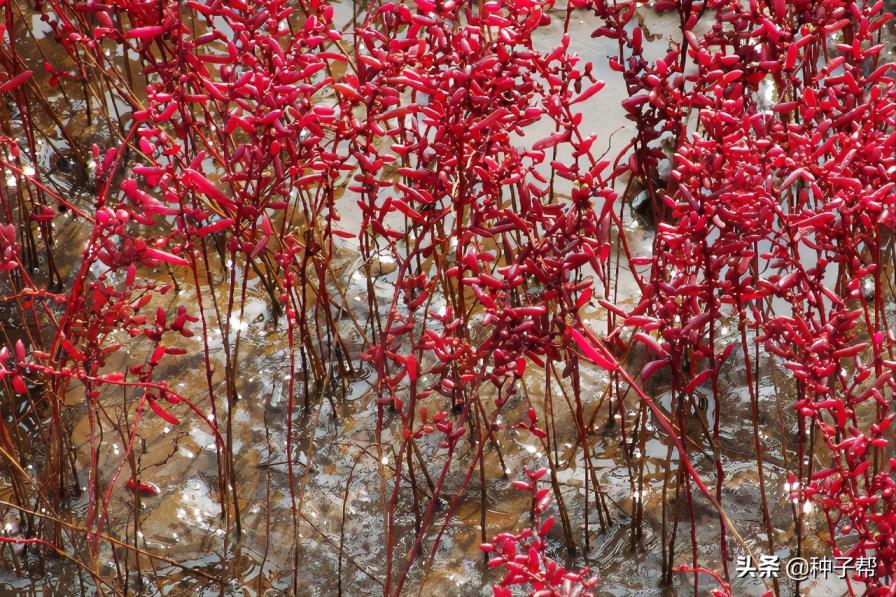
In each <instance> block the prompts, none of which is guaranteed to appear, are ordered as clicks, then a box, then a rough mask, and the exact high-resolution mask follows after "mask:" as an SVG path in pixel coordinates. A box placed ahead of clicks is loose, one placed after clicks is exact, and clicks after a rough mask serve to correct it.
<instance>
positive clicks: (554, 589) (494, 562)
mask: <svg viewBox="0 0 896 597" xmlns="http://www.w3.org/2000/svg"><path fill="white" fill-rule="evenodd" d="M523 472H524V473H525V475H526V478H527V480H526V481H516V482H514V486H515V487H517V488H518V489H521V490H524V491H529V492H531V493H532V512H531V515H532V520H533V521H539V522H540V521H541V519H542V517H543V516H544V513H545V512H546V511H547V510H548V509H549V508H550V505H551V495H550V493H551V489H550V488H549V487H543V488H542V489H538V480H539V479H541V478H542V477H544V475H545V473H547V472H548V471H547V469H544V468H542V469H538V470H536V471H532V470H529V469H528V468H527V469H525V470H524V471H523ZM553 526H554V517H553V516H548V517H547V518H546V519H544V522H543V523H541V526H540V527H539V528H537V529H534V528H533V529H526V530H524V531H523V532H521V533H519V534H513V533H501V534H499V535H497V536H496V537H495V538H494V539H493V540H492V542H491V543H483V544H482V545H481V546H480V549H482V551H484V552H486V553H487V554H489V555H490V556H491V559H490V560H489V562H488V565H489V567H491V568H499V567H500V568H503V569H504V570H505V571H506V574H505V575H504V578H503V579H502V580H501V582H500V583H499V584H498V585H497V586H495V587H494V594H495V597H510V596H511V595H513V593H512V591H511V589H510V588H509V587H513V586H517V585H525V586H527V587H528V588H529V591H530V593H529V594H530V595H532V596H533V597H580V596H581V595H588V594H589V593H590V590H591V588H592V587H594V586H595V585H596V584H597V582H598V578H597V577H596V576H593V575H591V573H590V571H589V570H588V569H587V568H583V569H582V570H579V571H578V572H573V571H570V570H567V569H566V568H564V567H563V566H562V565H560V564H558V563H557V562H556V561H554V560H552V559H551V558H549V557H548V556H547V555H546V553H545V552H546V550H547V538H546V537H547V534H548V532H550V530H551V528H552V527H553Z"/></svg>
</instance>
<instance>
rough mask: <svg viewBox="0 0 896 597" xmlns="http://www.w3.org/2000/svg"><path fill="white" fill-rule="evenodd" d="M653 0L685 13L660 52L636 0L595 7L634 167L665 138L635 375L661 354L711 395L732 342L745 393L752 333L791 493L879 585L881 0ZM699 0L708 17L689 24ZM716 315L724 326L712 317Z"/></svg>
mask: <svg viewBox="0 0 896 597" xmlns="http://www.w3.org/2000/svg"><path fill="white" fill-rule="evenodd" d="M658 4H659V3H658ZM666 4H668V6H665V8H667V9H669V10H677V11H678V12H679V13H680V15H681V19H682V21H681V22H682V31H683V42H682V44H681V46H680V47H673V48H672V50H671V51H670V52H669V54H668V55H667V56H666V57H665V58H662V59H660V60H657V61H655V62H654V63H650V62H649V61H647V60H645V59H644V57H643V52H642V48H641V44H642V42H641V40H640V38H641V33H640V28H639V27H634V29H633V30H632V29H631V28H630V27H629V28H625V27H623V25H627V24H629V23H630V21H631V17H632V13H631V10H630V9H631V8H632V5H631V4H629V5H628V6H627V8H626V7H622V6H615V5H614V6H612V7H610V6H605V5H603V4H602V3H598V7H597V9H596V11H597V13H598V14H599V15H600V16H601V17H602V18H604V19H606V21H607V23H608V26H607V28H605V29H602V30H599V31H598V32H597V33H598V34H599V35H604V36H609V37H614V38H617V39H619V40H620V43H621V44H623V46H621V47H624V48H625V49H626V50H627V51H628V54H629V55H628V57H627V58H626V59H624V60H621V59H619V60H615V62H614V64H615V65H616V68H618V69H619V70H621V71H622V72H623V74H624V76H625V78H626V81H627V83H628V85H629V91H630V94H631V97H630V99H629V100H627V101H626V102H625V107H626V109H627V110H628V111H629V112H630V114H631V118H632V119H633V120H635V121H636V122H638V123H639V133H641V134H640V135H639V137H638V138H637V139H636V140H635V142H634V148H635V150H634V151H633V152H632V154H631V160H630V166H629V168H630V169H631V171H632V173H633V174H637V173H638V172H645V171H648V170H650V169H652V168H655V167H656V164H657V162H656V160H657V159H658V158H660V159H661V156H662V148H661V147H660V146H659V144H658V143H656V140H657V139H658V138H659V137H660V134H661V133H663V134H666V135H670V136H671V137H670V138H672V139H674V143H673V147H674V156H673V157H672V160H673V170H672V173H671V176H670V177H669V178H668V180H666V181H662V184H657V183H658V182H660V181H656V180H651V179H649V178H648V180H647V183H646V185H645V186H646V187H647V193H648V195H649V198H650V200H651V201H652V204H653V211H654V214H656V215H657V216H658V218H659V219H660V220H661V222H660V224H659V226H658V231H657V239H656V242H655V244H654V251H655V253H654V256H653V259H652V262H651V265H652V267H651V269H650V285H649V287H648V292H647V293H646V294H645V296H644V297H643V298H642V301H641V303H640V304H639V305H638V306H637V307H636V308H635V310H634V311H633V312H632V313H630V314H629V316H630V317H629V320H628V321H627V322H626V324H627V325H633V326H636V327H637V329H639V330H641V332H640V333H638V334H636V335H635V339H636V340H640V341H642V342H644V343H645V344H646V345H647V347H648V349H649V350H650V352H651V353H652V354H653V355H654V357H653V358H654V359H655V360H653V361H651V362H649V363H648V364H647V365H646V366H645V367H644V369H643V371H642V377H643V378H644V379H647V378H649V377H650V376H652V375H654V374H656V373H657V372H658V371H660V370H662V369H666V368H669V369H670V370H671V371H672V374H673V377H674V378H675V388H676V395H677V396H678V399H679V401H680V402H679V404H681V405H688V404H690V402H689V401H691V400H693V395H694V392H695V390H697V389H698V387H699V386H700V385H702V384H711V386H712V390H713V394H715V395H718V390H719V372H720V370H721V367H722V365H723V364H724V363H725V361H726V360H727V359H729V357H730V356H731V354H732V353H733V352H734V351H737V350H740V351H741V352H742V358H743V360H744V362H745V363H746V369H747V378H748V386H749V388H750V395H751V401H752V402H753V403H754V404H755V403H756V401H757V400H758V396H757V395H756V392H755V389H754V387H755V386H754V375H755V373H754V371H753V367H754V366H755V365H756V364H757V363H756V361H755V359H756V358H757V357H756V355H755V353H754V349H755V348H756V345H757V344H758V345H759V346H761V347H762V348H763V349H764V350H765V351H766V353H765V354H767V355H769V356H770V357H772V358H773V359H774V360H775V361H776V362H778V363H780V364H781V365H782V366H783V367H784V368H786V369H787V370H789V371H790V372H791V373H792V375H793V378H794V379H795V388H794V392H795V395H796V405H795V406H796V410H797V415H798V424H799V443H798V447H797V457H798V470H797V471H794V472H793V473H792V474H791V477H790V483H789V486H790V487H794V488H797V489H796V490H794V491H793V492H792V495H790V496H789V497H791V498H792V499H794V500H795V501H796V503H798V504H800V508H802V507H803V504H804V503H805V502H806V501H809V502H812V503H814V504H817V505H818V506H820V509H821V513H822V516H824V517H825V519H826V520H827V526H828V530H829V532H830V537H831V541H830V546H831V549H832V550H833V553H834V554H836V555H844V556H850V557H860V556H876V558H877V565H878V569H877V574H876V575H875V576H874V578H871V579H857V580H860V581H861V582H867V585H868V591H869V592H870V593H872V594H889V592H890V591H891V587H892V585H891V579H892V578H893V575H894V573H896V560H894V547H893V546H894V545H896V534H894V533H896V527H894V522H896V518H894V517H896V499H894V495H893V494H894V482H893V477H892V475H893V470H894V468H896V461H894V460H892V459H891V460H890V461H889V462H888V461H887V454H889V451H888V450H887V448H888V446H889V443H890V441H891V440H890V439H888V437H887V436H888V435H889V432H887V428H888V427H889V426H890V424H891V422H892V420H893V417H894V416H896V415H894V414H893V413H892V406H891V404H892V398H891V396H892V390H893V387H894V382H893V381H892V371H893V367H896V361H894V360H893V349H894V345H896V342H894V340H896V339H894V336H893V334H892V332H890V331H889V327H890V326H889V324H888V322H887V317H886V310H885V309H886V307H885V305H886V303H887V302H888V301H889V300H892V296H888V295H887V288H888V285H887V281H886V278H887V276H888V275H889V276H892V273H890V274H887V272H886V271H885V270H884V265H883V264H884V263H885V262H887V260H888V259H890V257H891V255H890V252H889V249H888V242H889V238H890V235H891V231H892V228H893V225H894V203H896V201H894V198H896V195H894V193H893V190H894V189H896V162H894V159H896V158H894V155H893V151H892V146H893V139H894V136H893V135H894V133H893V131H894V123H896V122H894V117H896V103H894V102H896V85H894V77H893V73H894V70H896V69H894V65H893V64H892V63H889V62H886V63H885V62H884V61H883V60H882V57H881V52H882V50H883V44H882V43H881V39H880V32H881V31H882V28H883V26H884V25H885V24H886V23H887V22H888V21H889V20H890V19H891V18H892V14H890V13H888V12H886V11H885V10H884V3H883V2H877V3H851V2H793V3H785V2H772V3H769V4H766V3H761V2H750V3H741V2H726V1H718V2H716V1H712V2H705V3H683V5H679V4H674V5H673V3H666ZM658 8H660V7H659V6H658ZM627 9H628V12H626V10H627ZM705 11H713V12H714V22H713V23H712V26H711V27H710V28H709V29H708V31H706V32H705V33H699V34H698V33H697V32H696V30H697V24H698V21H699V20H700V19H701V17H702V16H704V14H705ZM834 37H837V39H838V40H841V41H840V43H836V44H835V47H834V48H832V47H830V45H831V42H830V40H831V39H832V38H834ZM771 90H774V92H775V93H776V97H773V98H767V99H765V100H764V97H763V96H764V95H765V94H766V92H767V91H771ZM691 114H694V115H696V116H697V118H698V120H699V126H698V128H697V130H696V132H690V130H689V129H688V128H687V124H688V121H687V116H688V115H691ZM642 124H643V127H642ZM726 319H730V320H733V321H734V326H735V327H736V329H737V330H738V334H737V336H738V337H737V340H736V341H734V342H733V343H727V342H728V341H727V340H726V339H725V338H722V333H720V329H721V327H722V326H723V325H725V323H724V320H726ZM644 330H655V331H656V333H657V335H658V337H656V338H654V337H651V336H648V335H646V334H644ZM717 407H718V403H717ZM689 408H690V406H681V410H686V409H689ZM716 412H717V413H718V408H717V410H716ZM754 414H755V413H754ZM715 433H716V437H717V433H718V418H716V429H715ZM810 436H811V437H815V438H816V441H818V444H816V445H812V444H811V442H810ZM757 449H758V444H757ZM819 463H823V464H819ZM824 463H826V464H824ZM819 467H821V468H820V469H819ZM721 474H722V471H721V468H719V469H718V475H719V477H721ZM718 487H719V488H721V482H719V485H718ZM800 517H802V514H800ZM766 518H767V513H766ZM800 524H802V523H800ZM723 530H724V529H723ZM840 544H846V545H848V546H849V547H847V548H840V547H839V545H840Z"/></svg>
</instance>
